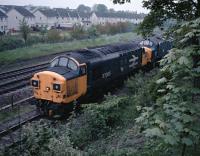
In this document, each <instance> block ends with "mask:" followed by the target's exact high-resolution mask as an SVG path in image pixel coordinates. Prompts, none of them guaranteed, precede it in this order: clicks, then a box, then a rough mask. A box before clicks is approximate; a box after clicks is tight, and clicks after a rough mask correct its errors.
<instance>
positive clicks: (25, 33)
mask: <svg viewBox="0 0 200 156" xmlns="http://www.w3.org/2000/svg"><path fill="white" fill-rule="evenodd" d="M19 24H20V32H21V34H22V37H23V39H24V41H25V43H26V42H27V39H28V36H29V34H30V32H31V29H30V27H29V25H28V24H27V22H26V20H25V18H23V20H22V21H21V22H20V23H19Z"/></svg>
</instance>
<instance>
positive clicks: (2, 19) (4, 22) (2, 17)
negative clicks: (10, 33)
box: [0, 11, 8, 33]
mask: <svg viewBox="0 0 200 156" xmlns="http://www.w3.org/2000/svg"><path fill="white" fill-rule="evenodd" d="M7 29H8V16H7V15H6V14H5V13H4V12H2V11H0V33H6V31H7Z"/></svg>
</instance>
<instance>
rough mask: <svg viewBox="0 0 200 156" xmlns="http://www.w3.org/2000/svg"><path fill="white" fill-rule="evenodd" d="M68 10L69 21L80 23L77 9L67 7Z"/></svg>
mask: <svg viewBox="0 0 200 156" xmlns="http://www.w3.org/2000/svg"><path fill="white" fill-rule="evenodd" d="M68 12H69V21H70V23H72V24H73V25H74V24H81V19H80V16H79V14H78V11H77V10H73V9H68Z"/></svg>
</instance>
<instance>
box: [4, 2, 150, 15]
mask: <svg viewBox="0 0 200 156" xmlns="http://www.w3.org/2000/svg"><path fill="white" fill-rule="evenodd" d="M131 1H132V2H131V3H128V4H123V5H119V4H113V2H112V0H0V5H29V4H31V5H36V6H50V7H61V8H66V7H69V8H71V9H75V8H77V6H78V5H79V4H84V5H87V6H90V7H92V6H93V5H94V4H105V5H106V6H107V7H108V8H114V9H115V10H130V11H137V12H139V13H140V12H144V13H147V12H148V11H147V10H145V9H144V8H143V7H142V0H131Z"/></svg>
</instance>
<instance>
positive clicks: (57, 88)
mask: <svg viewBox="0 0 200 156" xmlns="http://www.w3.org/2000/svg"><path fill="white" fill-rule="evenodd" d="M53 90H55V91H57V92H60V91H61V85H60V84H57V83H54V84H53Z"/></svg>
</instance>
